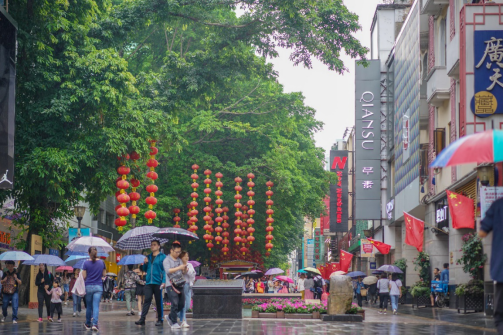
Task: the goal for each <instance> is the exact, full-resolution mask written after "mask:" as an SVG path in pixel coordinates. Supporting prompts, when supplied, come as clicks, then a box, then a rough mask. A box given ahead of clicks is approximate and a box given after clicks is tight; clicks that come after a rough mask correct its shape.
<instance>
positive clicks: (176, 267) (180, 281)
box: [164, 241, 188, 329]
mask: <svg viewBox="0 0 503 336" xmlns="http://www.w3.org/2000/svg"><path fill="white" fill-rule="evenodd" d="M181 253H182V246H181V245H180V244H179V243H178V242H176V241H175V242H174V243H173V244H172V245H171V249H170V253H169V255H168V256H167V257H166V259H164V269H165V270H166V277H165V279H166V289H167V291H168V298H169V302H170V303H171V313H170V314H169V315H166V316H164V318H165V319H166V321H167V322H168V324H169V325H170V326H171V329H180V328H181V326H180V325H179V324H178V312H180V311H182V310H183V309H184V308H185V295H184V293H183V287H184V286H185V278H184V274H185V273H187V272H188V266H187V265H186V264H185V265H184V263H183V261H182V259H180V258H179V257H180V254H181Z"/></svg>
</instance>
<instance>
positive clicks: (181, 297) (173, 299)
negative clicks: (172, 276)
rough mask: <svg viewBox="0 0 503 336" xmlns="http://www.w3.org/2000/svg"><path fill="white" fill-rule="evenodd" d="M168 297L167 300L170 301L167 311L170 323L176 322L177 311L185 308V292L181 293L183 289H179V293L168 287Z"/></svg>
mask: <svg viewBox="0 0 503 336" xmlns="http://www.w3.org/2000/svg"><path fill="white" fill-rule="evenodd" d="M168 297H169V302H170V303H171V313H169V319H170V320H171V322H172V323H177V319H178V312H179V311H180V312H181V311H183V310H184V308H185V294H184V293H183V289H182V290H181V291H180V294H178V293H177V292H175V290H174V289H173V287H171V286H169V287H168Z"/></svg>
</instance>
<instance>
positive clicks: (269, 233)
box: [265, 181, 274, 257]
mask: <svg viewBox="0 0 503 336" xmlns="http://www.w3.org/2000/svg"><path fill="white" fill-rule="evenodd" d="M266 186H267V189H268V190H267V191H266V192H265V194H266V195H267V201H266V202H265V204H266V205H267V210H266V214H267V215H268V217H267V218H266V223H267V227H266V228H265V231H266V233H267V235H266V236H265V240H266V244H265V248H266V249H267V252H266V253H265V255H266V256H267V257H268V256H270V255H271V249H272V248H273V246H274V245H273V244H272V243H271V241H272V240H273V239H274V237H273V235H272V232H273V231H274V228H273V227H272V223H274V218H272V215H273V214H274V210H273V209H272V206H273V204H274V202H273V201H272V200H271V196H272V195H273V194H274V193H273V192H272V190H271V188H272V187H273V186H274V183H272V182H271V181H267V183H266Z"/></svg>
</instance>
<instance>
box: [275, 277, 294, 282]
mask: <svg viewBox="0 0 503 336" xmlns="http://www.w3.org/2000/svg"><path fill="white" fill-rule="evenodd" d="M276 279H278V280H280V281H286V282H288V283H293V280H292V279H290V278H289V277H287V276H284V275H280V276H277V277H276Z"/></svg>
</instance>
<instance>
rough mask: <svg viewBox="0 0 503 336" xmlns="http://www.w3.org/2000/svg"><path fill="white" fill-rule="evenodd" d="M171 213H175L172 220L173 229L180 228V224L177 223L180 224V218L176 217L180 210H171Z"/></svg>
mask: <svg viewBox="0 0 503 336" xmlns="http://www.w3.org/2000/svg"><path fill="white" fill-rule="evenodd" d="M173 212H174V213H175V218H173V220H174V221H175V225H173V227H174V228H180V227H181V226H180V224H178V222H180V221H181V220H182V219H181V218H180V216H178V214H179V213H180V209H175V210H173Z"/></svg>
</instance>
